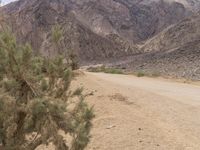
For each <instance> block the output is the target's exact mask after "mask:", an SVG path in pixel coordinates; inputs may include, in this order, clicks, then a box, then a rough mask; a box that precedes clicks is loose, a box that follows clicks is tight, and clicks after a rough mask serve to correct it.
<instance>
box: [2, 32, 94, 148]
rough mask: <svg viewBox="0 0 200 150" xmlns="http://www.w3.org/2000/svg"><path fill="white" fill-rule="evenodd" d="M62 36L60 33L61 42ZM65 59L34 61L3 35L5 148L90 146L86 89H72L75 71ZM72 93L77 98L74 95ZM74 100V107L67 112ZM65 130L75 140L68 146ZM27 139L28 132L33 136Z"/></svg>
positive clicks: (28, 51) (7, 34)
mask: <svg viewBox="0 0 200 150" xmlns="http://www.w3.org/2000/svg"><path fill="white" fill-rule="evenodd" d="M58 37H59V35H56V38H55V39H57V38H58ZM63 59H64V58H63V57H61V56H60V57H57V58H53V59H46V58H42V57H35V56H33V54H32V50H31V47H30V46H29V45H28V44H27V45H24V46H19V45H18V44H17V43H16V40H15V37H14V36H13V35H12V34H11V33H10V32H9V31H7V32H2V33H1V34H0V77H1V80H0V85H1V86H0V145H2V147H3V149H5V150H34V149H35V148H37V147H38V146H39V145H41V144H48V143H49V142H52V143H53V144H54V145H55V147H56V150H68V149H71V150H83V149H84V148H85V147H86V145H87V144H88V142H89V137H90V136H89V132H90V129H91V119H92V118H93V117H94V115H93V111H92V109H90V108H89V107H88V106H87V104H86V103H85V102H84V99H83V98H84V96H83V95H82V90H80V89H79V90H76V91H74V92H70V91H69V87H70V83H71V80H72V70H71V67H70V65H69V64H66V63H64V61H63ZM71 93H73V94H71ZM74 96H76V97H78V100H77V101H76V102H75V108H74V109H72V110H71V109H68V107H69V105H70V102H71V100H70V99H72V98H73V97H74ZM59 130H62V131H64V132H65V134H66V135H69V136H71V137H72V139H73V140H72V143H71V144H70V145H72V146H71V147H70V145H67V144H66V142H65V141H64V137H63V136H61V135H59V134H58V131H59ZM33 133H36V135H35V136H34V138H33V139H27V138H26V136H27V135H28V134H31V135H34V134H33Z"/></svg>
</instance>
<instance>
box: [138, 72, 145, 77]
mask: <svg viewBox="0 0 200 150" xmlns="http://www.w3.org/2000/svg"><path fill="white" fill-rule="evenodd" d="M144 76H145V73H144V72H141V71H140V72H138V73H137V77H144Z"/></svg>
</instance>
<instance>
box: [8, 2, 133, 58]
mask: <svg viewBox="0 0 200 150" xmlns="http://www.w3.org/2000/svg"><path fill="white" fill-rule="evenodd" d="M74 5H75V4H74V3H73V2H72V1H67V0H42V1H41V0H31V1H28V0H21V1H19V2H16V3H12V4H11V5H8V6H6V7H5V8H4V11H5V12H6V13H5V14H7V16H6V17H7V18H6V19H7V20H6V21H7V22H8V23H9V24H10V25H11V26H12V29H13V31H14V32H15V33H16V35H17V40H18V41H19V42H22V43H25V42H29V43H30V44H31V45H32V46H33V49H34V50H35V51H36V53H41V54H43V55H45V56H50V57H51V56H55V55H57V54H58V51H57V50H55V49H54V48H53V45H52V44H51V43H52V42H51V29H52V27H53V26H55V25H56V24H59V25H60V26H61V28H62V30H63V36H64V38H63V40H62V43H61V44H62V46H61V47H60V49H61V51H62V53H64V51H69V50H73V51H74V52H75V53H76V54H77V55H78V56H79V58H80V60H83V61H86V60H87V61H90V60H96V59H104V58H109V57H119V56H121V55H123V56H124V55H128V54H130V53H132V51H134V50H135V49H134V48H133V47H131V45H130V44H128V43H127V42H126V41H124V40H123V39H121V38H120V37H118V36H115V35H111V34H110V35H109V36H106V37H102V36H100V35H98V34H96V33H94V32H92V31H91V30H90V29H89V28H88V27H87V26H86V25H85V24H82V23H80V22H79V20H77V19H76V17H75V16H74V14H73V12H72V11H73V10H72V8H73V7H75V6H74Z"/></svg>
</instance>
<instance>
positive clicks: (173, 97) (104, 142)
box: [73, 72, 200, 150]
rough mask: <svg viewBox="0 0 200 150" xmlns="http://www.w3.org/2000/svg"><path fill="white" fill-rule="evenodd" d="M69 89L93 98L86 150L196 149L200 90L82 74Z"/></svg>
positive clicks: (199, 130)
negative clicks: (92, 110)
mask: <svg viewBox="0 0 200 150" xmlns="http://www.w3.org/2000/svg"><path fill="white" fill-rule="evenodd" d="M73 84H74V85H76V86H83V87H84V88H85V92H91V91H93V93H94V95H93V96H90V97H88V98H87V102H88V103H89V104H90V105H91V106H94V110H95V115H96V117H95V119H94V120H93V129H92V133H91V135H92V138H91V142H90V144H89V145H88V147H87V150H200V86H197V85H191V84H184V83H178V82H171V81H166V80H162V79H152V78H138V77H134V76H131V75H130V76H129V75H112V74H104V73H87V72H86V73H85V75H82V76H80V77H78V78H77V79H76V80H75V81H73Z"/></svg>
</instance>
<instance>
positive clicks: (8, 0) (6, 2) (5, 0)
mask: <svg viewBox="0 0 200 150" xmlns="http://www.w3.org/2000/svg"><path fill="white" fill-rule="evenodd" d="M13 1H15V0H2V4H3V5H5V4H8V3H10V2H13Z"/></svg>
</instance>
